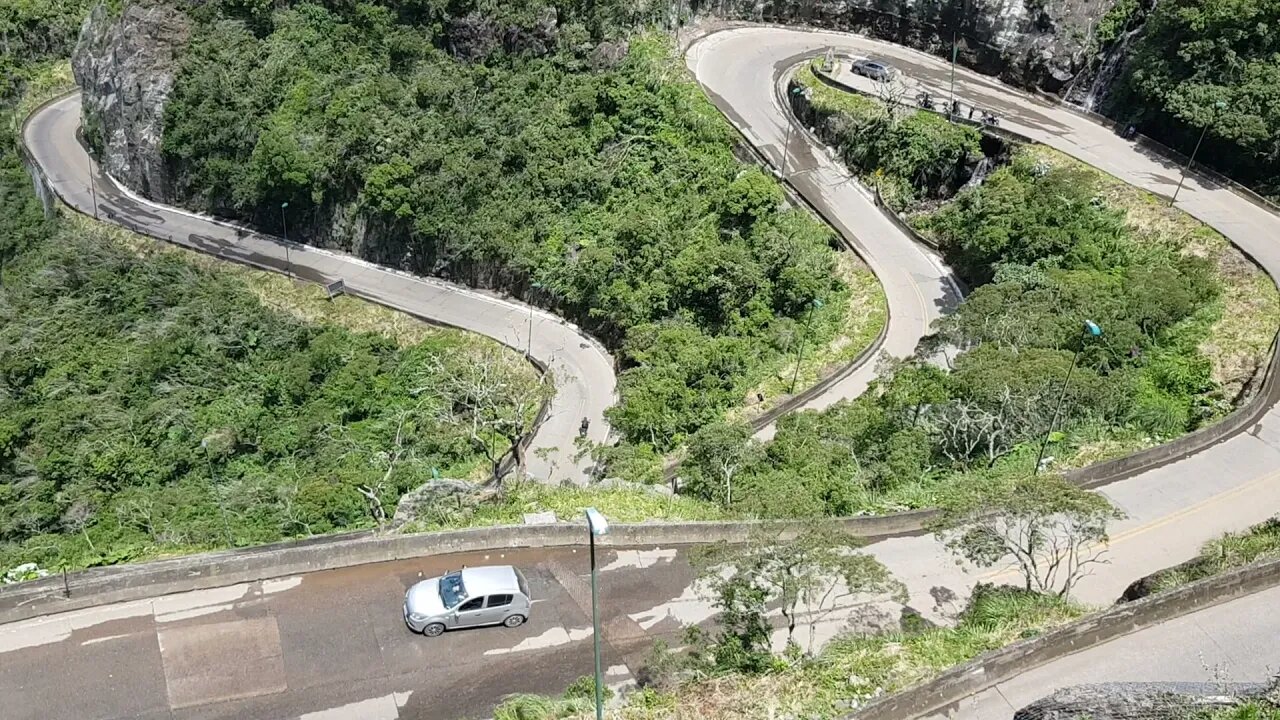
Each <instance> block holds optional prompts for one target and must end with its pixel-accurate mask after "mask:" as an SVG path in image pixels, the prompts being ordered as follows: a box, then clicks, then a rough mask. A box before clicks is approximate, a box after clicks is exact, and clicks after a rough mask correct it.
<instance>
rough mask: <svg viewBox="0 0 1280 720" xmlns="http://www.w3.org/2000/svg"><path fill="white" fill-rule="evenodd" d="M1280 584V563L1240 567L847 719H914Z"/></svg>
mask: <svg viewBox="0 0 1280 720" xmlns="http://www.w3.org/2000/svg"><path fill="white" fill-rule="evenodd" d="M1277 585H1280V559H1276V560H1271V561H1267V562H1263V563H1258V564H1255V565H1250V566H1247V567H1243V568H1240V569H1238V570H1234V571H1231V572H1228V573H1224V574H1222V575H1218V576H1216V577H1211V578H1205V579H1204V580H1201V581H1198V582H1195V583H1192V584H1190V585H1184V586H1183V587H1180V588H1176V589H1174V590H1170V591H1168V592H1164V593H1160V594H1158V595H1152V596H1151V597H1148V598H1144V599H1142V600H1138V601H1136V602H1132V603H1126V604H1124V605H1117V606H1115V607H1112V608H1109V609H1107V610H1104V611H1102V612H1100V613H1097V614H1095V615H1091V616H1089V617H1086V618H1084V619H1082V620H1078V621H1076V622H1074V623H1071V624H1070V625H1067V626H1065V627H1062V628H1059V629H1057V630H1054V631H1053V632H1050V633H1048V634H1046V635H1042V636H1041V637H1038V638H1034V639H1031V640H1024V641H1022V642H1018V643H1015V644H1013V645H1009V646H1008V647H1005V648H1002V649H1000V650H995V651H992V652H989V653H987V654H986V655H983V656H981V657H979V658H977V659H976V660H973V661H971V662H968V663H965V664H963V665H958V666H956V667H954V668H951V669H950V670H948V671H946V672H944V673H942V674H941V675H939V676H938V677H936V678H934V679H933V680H930V681H928V682H925V683H922V684H920V685H917V686H915V687H913V688H909V689H907V690H904V691H902V692H899V693H894V694H893V695H889V696H887V697H885V698H883V699H881V700H877V701H875V702H873V703H871V704H869V705H867V706H865V707H863V708H861V709H859V710H857V711H856V712H854V713H852V714H850V715H846V716H845V719H846V720H914V718H918V717H921V716H924V715H928V714H932V713H936V712H940V711H943V710H945V709H947V708H950V707H952V706H954V705H956V704H957V703H960V702H962V701H964V700H965V699H966V698H969V697H970V696H972V695H975V694H977V693H979V692H982V691H983V690H987V689H988V688H991V687H993V686H995V685H997V684H999V683H1001V682H1004V681H1006V680H1009V679H1010V678H1013V677H1016V676H1017V675H1019V674H1021V673H1024V672H1026V671H1028V670H1031V669H1033V668H1035V667H1038V666H1040V665H1044V664H1045V663H1048V662H1050V661H1053V660H1057V659H1058V658H1061V657H1065V656H1067V655H1070V654H1072V653H1075V652H1078V651H1080V650H1083V649H1085V648H1088V647H1092V646H1094V645H1098V644H1100V643H1104V642H1107V641H1108V640H1113V639H1115V638H1118V637H1120V636H1122V635H1128V634H1129V633H1131V632H1134V631H1136V630H1140V629H1142V628H1145V627H1149V626H1151V625H1157V624H1159V623H1161V622H1164V621H1166V620H1169V619H1172V618H1175V617H1178V616H1180V615H1186V614H1188V613H1192V612H1195V611H1197V610H1202V609H1204V608H1207V607H1211V606H1213V605H1218V604H1221V603H1224V602H1227V601H1229V600H1232V599H1235V598H1238V597H1242V596H1245V595H1249V594H1251V593H1254V592H1258V591H1260V590H1266V589H1268V588H1271V587H1275V586H1277Z"/></svg>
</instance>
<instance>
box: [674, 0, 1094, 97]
mask: <svg viewBox="0 0 1280 720" xmlns="http://www.w3.org/2000/svg"><path fill="white" fill-rule="evenodd" d="M1114 4H1115V0H949V1H947V2H941V1H940V0H779V1H776V2H767V1H765V0H711V1H710V2H704V3H695V4H694V7H695V9H696V10H697V11H698V12H702V13H710V14H713V15H721V16H723V17H726V18H730V19H742V20H755V21H762V22H777V23H788V24H791V23H795V24H806V25H814V26H818V27H825V28H833V29H839V30H851V31H854V32H860V33H864V34H866V35H870V36H872V37H878V38H881V39H884V40H889V41H892V42H895V43H898V44H900V45H907V46H909V47H914V48H918V49H921V50H925V51H928V52H932V53H935V54H937V55H942V56H949V55H950V54H951V38H952V34H953V33H954V34H955V39H956V47H957V48H958V51H959V60H960V62H961V63H963V64H964V65H967V66H969V67H972V68H974V69H976V70H979V71H981V72H984V73H987V74H989V75H997V76H999V77H1000V78H1001V79H1003V80H1005V81H1007V82H1010V83H1013V84H1016V85H1020V86H1023V87H1039V88H1042V89H1044V90H1047V91H1049V92H1057V91H1059V90H1060V89H1062V88H1063V87H1064V86H1065V85H1066V83H1067V82H1069V81H1070V80H1071V79H1072V77H1074V75H1075V74H1076V72H1078V71H1079V69H1080V68H1081V66H1082V65H1083V64H1084V62H1085V54H1086V51H1087V47H1088V43H1089V38H1090V36H1091V35H1092V32H1093V29H1094V27H1095V25H1096V23H1097V21H1098V18H1100V17H1102V16H1103V15H1104V14H1105V13H1106V12H1107V11H1108V10H1109V9H1110V8H1111V6H1112V5H1114Z"/></svg>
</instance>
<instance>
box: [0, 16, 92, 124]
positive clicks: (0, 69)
mask: <svg viewBox="0 0 1280 720" xmlns="http://www.w3.org/2000/svg"><path fill="white" fill-rule="evenodd" d="M91 4H92V3H91V2H89V0H6V1H5V2H4V3H3V4H0V104H4V103H6V102H8V101H11V100H12V99H13V98H15V97H16V96H18V95H19V94H20V93H21V92H22V90H23V88H24V86H25V85H26V84H27V82H29V81H30V80H31V79H32V78H33V77H35V76H37V75H39V74H40V73H41V72H42V71H43V70H44V68H46V67H47V66H48V65H49V64H50V63H53V62H58V61H62V60H65V59H66V58H68V57H70V55H71V48H72V46H73V45H75V42H76V35H77V33H78V32H79V30H80V22H81V21H82V20H84V16H85V13H86V11H87V10H88V8H89V6H90V5H91Z"/></svg>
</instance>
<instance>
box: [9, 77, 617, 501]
mask: <svg viewBox="0 0 1280 720" xmlns="http://www.w3.org/2000/svg"><path fill="white" fill-rule="evenodd" d="M79 126H80V96H79V95H73V96H70V97H67V98H64V99H62V100H59V101H57V102H54V103H52V104H49V105H46V106H44V107H42V108H41V109H40V110H38V111H37V112H35V113H34V114H33V115H32V116H31V117H30V118H29V119H28V121H27V123H26V125H25V126H24V127H23V139H24V142H25V143H26V145H27V147H28V149H30V151H31V153H32V155H33V156H34V157H35V160H36V162H37V163H39V165H40V167H41V168H42V169H43V170H44V172H45V175H46V177H47V178H48V179H49V183H50V185H52V187H53V190H54V192H56V193H57V194H58V196H59V197H60V198H61V199H62V200H63V201H64V202H65V203H67V204H68V205H70V206H71V207H73V208H75V209H77V210H79V211H81V212H83V213H86V214H90V215H92V214H94V213H95V212H96V213H97V215H98V217H100V218H101V219H103V220H107V221H110V222H115V223H118V224H120V225H123V226H125V227H128V228H130V229H132V230H135V231H137V232H140V233H142V234H145V235H150V236H151V237H156V238H161V239H164V240H168V241H170V242H172V243H175V244H177V245H181V246H184V247H188V248H192V249H194V250H198V251H200V252H204V253H208V254H210V255H213V256H215V257H219V258H222V259H225V260H231V261H234V262H239V263H244V264H247V265H252V266H255V267H259V268H263V269H267V270H274V271H277V272H289V273H292V274H293V275H295V276H297V277H300V278H302V279H305V280H312V281H316V282H322V283H324V282H332V281H334V280H339V279H341V280H342V281H343V283H344V284H345V285H346V287H347V290H348V291H349V292H351V293H353V294H357V295H359V296H361V297H364V298H367V299H369V300H373V301H375V302H377V303H380V304H383V305H386V306H389V307H392V308H395V309H397V310H401V311H403V312H406V313H409V314H410V315H415V316H417V317H420V318H424V319H426V320H429V321H432V322H436V323H441V324H445V325H452V326H454V327H458V328H461V329H463V330H470V331H472V332H476V333H479V334H481V335H486V336H488V337H490V338H493V339H494V340H497V341H498V342H500V343H502V344H504V345H507V346H509V347H512V348H515V349H517V350H519V351H521V352H524V351H527V352H529V354H530V355H531V356H532V357H534V358H536V359H537V360H539V361H540V362H542V363H543V364H544V365H546V366H547V367H548V368H549V369H550V371H551V374H552V378H553V380H554V382H555V385H556V394H555V396H554V397H553V399H552V401H551V404H550V407H549V408H548V412H547V418H546V420H545V422H544V423H543V424H542V426H541V427H540V428H539V429H538V431H537V433H536V434H535V436H534V439H533V442H532V444H531V445H530V448H529V453H528V458H529V459H528V468H527V469H528V472H529V473H530V474H531V475H533V476H534V477H536V478H538V479H540V480H543V481H545V482H550V483H558V482H560V481H561V480H565V479H567V480H571V481H573V482H575V483H577V484H585V483H586V482H587V469H588V466H589V464H590V463H589V461H587V460H586V459H584V460H582V461H575V460H574V457H573V456H574V454H575V452H576V448H575V446H574V438H576V437H577V435H578V425H579V423H580V422H581V421H582V418H583V417H586V418H589V419H590V428H589V430H588V437H589V438H590V439H591V440H593V441H596V442H604V441H605V440H606V439H607V437H608V433H609V426H608V423H606V422H605V419H604V411H605V409H606V408H608V407H609V406H610V405H612V404H613V403H614V401H615V399H616V386H617V378H616V376H615V375H614V370H613V367H614V363H613V358H612V357H610V355H609V353H608V352H607V351H606V350H605V349H604V348H603V347H601V346H600V344H599V343H597V342H596V341H594V340H592V339H591V338H589V337H588V336H587V335H586V334H584V333H582V332H581V331H579V330H578V329H577V328H576V327H574V326H573V325H572V324H569V323H567V322H565V321H564V320H562V319H560V318H559V317H557V316H555V315H552V314H550V313H547V312H544V311H542V310H538V309H535V308H532V307H531V306H529V305H525V304H523V303H518V302H514V301H511V300H507V299H504V298H499V297H496V296H494V295H489V294H485V293H482V292H478V291H475V290H471V289H469V288H464V287H461V286H458V285H453V284H450V283H446V282H443V281H440V280H434V279H427V278H421V277H417V276H414V275H410V274H408V273H404V272H399V271H396V270H392V269H389V268H384V267H381V266H378V265H374V264H373V263H369V262H366V261H364V260H360V259H358V258H355V257H352V256H349V255H343V254H340V253H335V252H330V251H325V250H320V249H317V248H313V247H309V246H307V245H300V244H296V243H285V242H284V241H283V240H280V239H278V238H273V237H269V236H264V235H261V234H258V233H255V232H252V231H250V230H247V229H245V228H240V227H237V226H235V225H232V224H230V223H226V222H221V221H216V220H214V219H212V218H209V217H205V216H201V215H197V214H195V213H192V212H188V211H186V210H180V209H177V208H172V207H168V206H165V205H160V204H157V203H153V202H150V201H147V200H145V199H143V198H140V197H138V196H137V195H135V194H133V193H131V192H129V191H128V190H126V189H124V188H123V187H121V186H120V185H119V184H118V183H116V182H115V180H113V179H112V178H110V177H108V176H106V175H104V174H103V173H102V172H101V170H100V168H98V167H97V165H96V164H92V163H91V162H90V160H89V156H88V155H87V154H86V153H85V150H84V148H83V147H82V146H81V145H80V143H79V142H78V141H77V139H76V130H77V128H78V127H79ZM91 173H92V175H91ZM91 177H92V182H91V180H90V178H91ZM95 208H96V210H95Z"/></svg>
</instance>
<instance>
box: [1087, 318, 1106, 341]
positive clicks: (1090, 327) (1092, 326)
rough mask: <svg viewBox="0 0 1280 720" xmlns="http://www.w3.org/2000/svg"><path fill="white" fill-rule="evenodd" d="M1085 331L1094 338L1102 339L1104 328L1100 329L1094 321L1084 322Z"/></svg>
mask: <svg viewBox="0 0 1280 720" xmlns="http://www.w3.org/2000/svg"><path fill="white" fill-rule="evenodd" d="M1084 331H1085V332H1087V333H1089V334H1090V335H1092V336H1093V337H1102V328H1100V327H1098V324H1097V323H1095V322H1094V321H1092V320H1085V321H1084Z"/></svg>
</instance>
